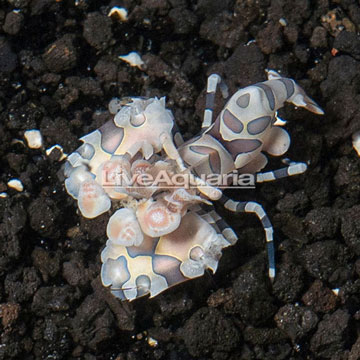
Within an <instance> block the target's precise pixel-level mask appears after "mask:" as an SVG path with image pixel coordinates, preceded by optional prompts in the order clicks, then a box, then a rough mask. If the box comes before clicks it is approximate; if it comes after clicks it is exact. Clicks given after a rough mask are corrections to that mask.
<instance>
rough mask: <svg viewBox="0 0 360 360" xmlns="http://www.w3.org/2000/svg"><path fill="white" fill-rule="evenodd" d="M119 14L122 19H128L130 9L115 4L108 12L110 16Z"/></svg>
mask: <svg viewBox="0 0 360 360" xmlns="http://www.w3.org/2000/svg"><path fill="white" fill-rule="evenodd" d="M113 15H117V16H118V17H119V19H120V20H121V21H127V20H128V11H127V10H126V9H125V8H123V7H119V6H114V7H113V8H112V9H111V10H110V11H109V13H108V16H113Z"/></svg>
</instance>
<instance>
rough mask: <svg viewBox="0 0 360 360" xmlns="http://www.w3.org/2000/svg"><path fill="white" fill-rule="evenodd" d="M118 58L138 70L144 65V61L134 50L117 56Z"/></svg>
mask: <svg viewBox="0 0 360 360" xmlns="http://www.w3.org/2000/svg"><path fill="white" fill-rule="evenodd" d="M119 59H121V60H123V61H125V62H127V63H128V64H130V66H137V67H138V68H139V69H140V70H141V69H142V66H143V65H144V62H143V61H142V59H141V57H140V55H139V54H138V53H137V52H135V51H132V52H130V53H129V54H127V55H121V56H119Z"/></svg>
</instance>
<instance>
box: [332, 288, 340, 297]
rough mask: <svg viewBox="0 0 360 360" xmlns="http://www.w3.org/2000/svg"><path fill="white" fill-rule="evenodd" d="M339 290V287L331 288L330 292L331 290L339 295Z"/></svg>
mask: <svg viewBox="0 0 360 360" xmlns="http://www.w3.org/2000/svg"><path fill="white" fill-rule="evenodd" d="M339 291H340V289H339V288H335V289H332V292H333V293H334V294H335V295H336V296H339Z"/></svg>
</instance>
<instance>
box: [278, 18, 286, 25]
mask: <svg viewBox="0 0 360 360" xmlns="http://www.w3.org/2000/svg"><path fill="white" fill-rule="evenodd" d="M279 24H280V25H281V26H284V27H285V26H287V24H288V22H287V21H286V19H284V18H280V19H279Z"/></svg>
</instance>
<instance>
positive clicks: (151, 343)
mask: <svg viewBox="0 0 360 360" xmlns="http://www.w3.org/2000/svg"><path fill="white" fill-rule="evenodd" d="M147 342H148V344H149V345H150V346H151V347H156V346H158V342H157V340H155V339H153V338H152V337H150V336H149V337H148V338H147Z"/></svg>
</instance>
